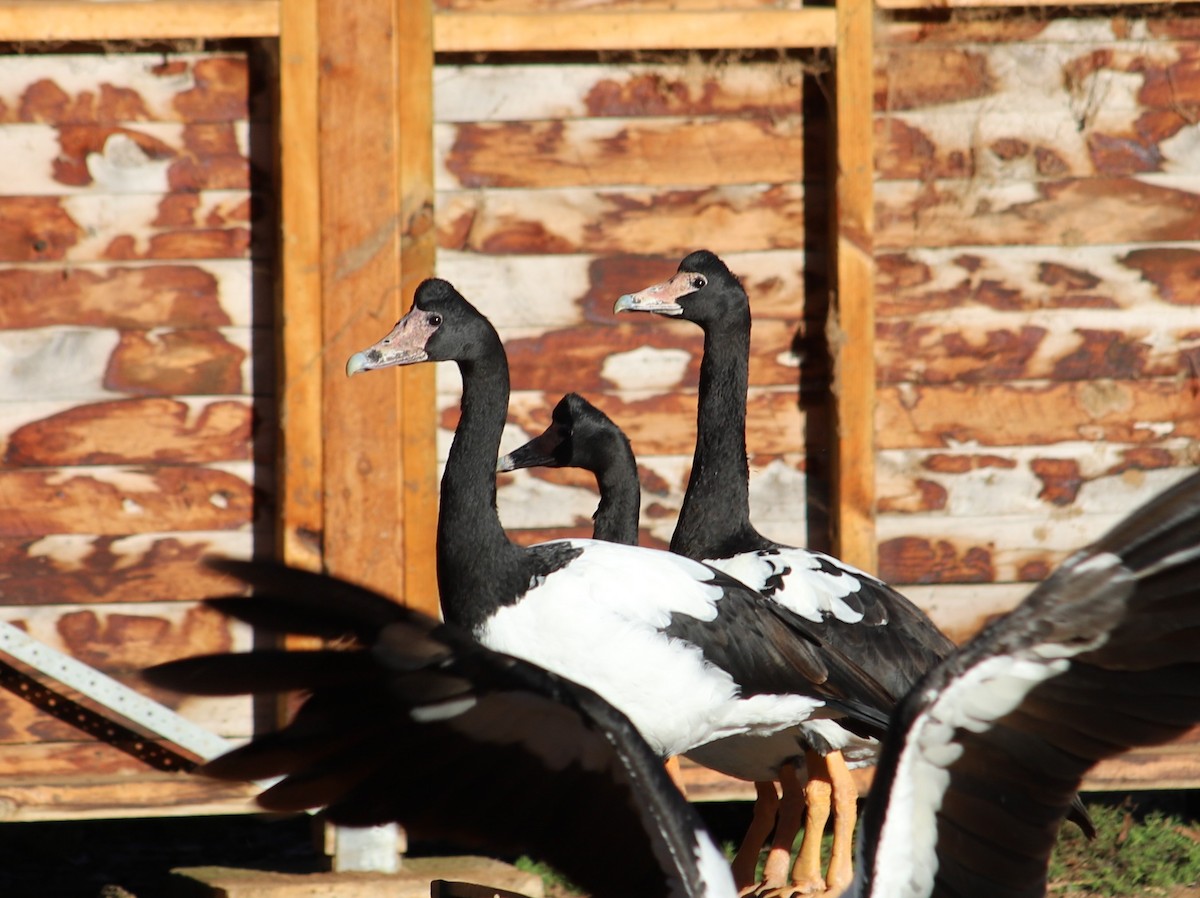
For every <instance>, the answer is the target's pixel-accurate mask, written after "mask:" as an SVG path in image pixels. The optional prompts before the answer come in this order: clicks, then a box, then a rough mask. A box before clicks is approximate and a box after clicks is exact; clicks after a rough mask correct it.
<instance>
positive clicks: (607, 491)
mask: <svg viewBox="0 0 1200 898" xmlns="http://www.w3.org/2000/svg"><path fill="white" fill-rule="evenodd" d="M593 473H595V475H596V483H597V485H598V486H599V487H600V504H599V505H598V506H596V513H595V514H594V515H593V516H592V518H593V520H594V521H595V528H594V529H593V531H592V536H593V537H595V538H596V539H602V540H605V541H606V542H610V543H623V544H625V545H627V546H633V545H637V541H638V516H639V515H640V514H641V504H642V489H641V485H640V484H639V483H638V476H637V461H636V460H635V459H634V457H633V450H632V449H631V448H630V447H629V443H628V441H626V440H625V439H624V438H623V437H622V438H620V439H615V440H613V441H612V446H611V451H610V453H609V458H608V459H607V461H606V463H605V465H604V466H603V467H602V468H600V469H598V470H596V471H594V472H593Z"/></svg>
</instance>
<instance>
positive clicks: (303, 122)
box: [276, 0, 325, 570]
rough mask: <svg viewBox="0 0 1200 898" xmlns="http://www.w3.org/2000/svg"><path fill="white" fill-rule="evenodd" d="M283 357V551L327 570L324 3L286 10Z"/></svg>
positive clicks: (296, 2) (296, 0)
mask: <svg viewBox="0 0 1200 898" xmlns="http://www.w3.org/2000/svg"><path fill="white" fill-rule="evenodd" d="M280 14H281V20H280V34H279V129H278V133H277V146H278V150H279V159H280V166H279V168H280V170H279V185H280V188H279V189H280V275H281V278H280V287H279V295H278V302H279V305H280V308H281V311H282V314H281V316H280V317H281V320H282V322H283V327H282V328H281V329H280V333H279V334H278V337H277V343H276V345H277V347H278V349H279V354H280V367H279V370H280V377H281V383H280V390H279V396H278V404H279V428H280V439H279V451H280V454H279V458H278V460H277V467H276V471H277V473H278V477H279V506H278V524H277V527H276V542H277V550H278V552H279V555H280V557H281V558H282V559H283V560H284V561H286V562H287V563H288V564H291V565H295V566H298V567H303V568H306V569H308V570H319V569H320V567H321V564H322V557H321V556H322V551H323V550H322V534H323V533H324V529H325V523H324V501H323V489H324V484H323V478H324V463H323V452H324V441H323V437H322V433H321V428H322V425H323V421H324V417H323V414H322V406H321V400H322V387H323V380H322V378H323V375H324V372H325V362H324V359H323V346H322V294H321V288H322V272H321V223H322V218H321V191H320V190H318V189H315V185H318V184H320V182H321V164H320V152H319V147H320V136H321V131H320V127H319V124H320V122H319V105H318V97H317V89H318V78H319V74H318V71H319V60H318V46H319V44H318V38H317V4H316V2H315V0H291V2H289V3H286V4H284V6H283V8H282V9H281V11H280Z"/></svg>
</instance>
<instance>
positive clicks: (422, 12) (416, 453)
mask: <svg viewBox="0 0 1200 898" xmlns="http://www.w3.org/2000/svg"><path fill="white" fill-rule="evenodd" d="M397 15H398V30H399V35H398V45H397V47H396V79H397V83H398V88H399V97H398V100H397V110H396V112H397V116H398V121H399V135H398V138H397V140H398V149H399V164H398V169H397V173H398V178H399V184H398V188H399V192H400V216H401V218H400V222H399V230H400V259H399V262H400V270H399V286H400V289H401V292H402V293H404V294H406V295H407V294H408V292H409V290H410V289H415V287H416V285H417V284H418V283H420V282H421V281H422V280H424V279H425V278H427V277H430V276H432V275H433V274H434V268H435V264H436V257H437V228H436V225H435V222H434V155H435V153H434V145H433V141H434V137H433V120H434V117H433V50H434V24H433V8H432V4H431V3H429V2H428V0H402V2H401V3H400V4H399V5H398V7H397ZM436 406H437V372H436V371H435V370H434V366H433V365H422V366H418V367H415V368H406V369H404V370H403V371H402V372H401V376H400V408H399V413H400V428H401V429H400V438H401V464H402V468H403V478H404V479H403V483H402V486H403V492H402V494H401V499H402V502H403V508H402V509H401V514H402V516H403V523H404V533H403V539H404V593H403V597H404V602H405V604H407V605H409V606H412V607H415V608H419V609H421V610H422V611H424V612H425V613H427V614H432V615H435V616H436V615H437V614H438V613H439V609H440V603H439V600H438V586H437V539H436V537H437V513H438V478H437V415H436Z"/></svg>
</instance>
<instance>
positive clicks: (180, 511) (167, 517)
mask: <svg viewBox="0 0 1200 898" xmlns="http://www.w3.org/2000/svg"><path fill="white" fill-rule="evenodd" d="M237 469H240V473H235V470H237ZM252 476H253V475H252V470H251V467H250V464H249V463H248V462H235V463H232V464H230V465H228V466H225V469H223V470H222V469H217V468H192V467H185V466H168V467H157V468H120V467H99V466H98V467H88V468H49V469H45V468H37V469H17V470H8V471H0V497H3V502H4V506H5V508H6V509H8V511H7V512H6V514H5V515H4V516H3V518H2V519H0V536H22V537H32V538H37V537H41V536H43V535H45V534H48V533H93V534H103V535H112V536H124V535H126V534H131V533H151V532H155V531H161V530H172V531H173V530H228V529H235V528H239V527H246V526H249V525H250V524H251V522H252V521H253V519H254V509H255V498H254V486H253V483H252Z"/></svg>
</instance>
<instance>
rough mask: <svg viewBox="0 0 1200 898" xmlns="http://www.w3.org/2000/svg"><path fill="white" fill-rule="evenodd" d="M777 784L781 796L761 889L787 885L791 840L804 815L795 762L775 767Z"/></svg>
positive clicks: (797, 830) (802, 796) (802, 789)
mask: <svg viewBox="0 0 1200 898" xmlns="http://www.w3.org/2000/svg"><path fill="white" fill-rule="evenodd" d="M779 785H780V787H781V790H782V792H783V796H782V798H781V799H780V804H779V817H778V820H777V821H776V823H775V838H774V839H772V840H771V849H770V851H768V852H767V860H766V863H765V864H764V866H763V882H762V888H763V889H779V888H783V887H784V886H786V885H787V872H788V866H789V865H790V863H791V860H792V843H793V842H795V841H796V833H798V832H799V831H800V824H801V821H802V819H803V816H804V814H803V810H804V793H805V789H804V787H803V786H802V784H801V780H800V774H799V772H798V771H797V770H796V765H795V764H792V763H787V764H784V765H783V766H782V767H781V768H779Z"/></svg>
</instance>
